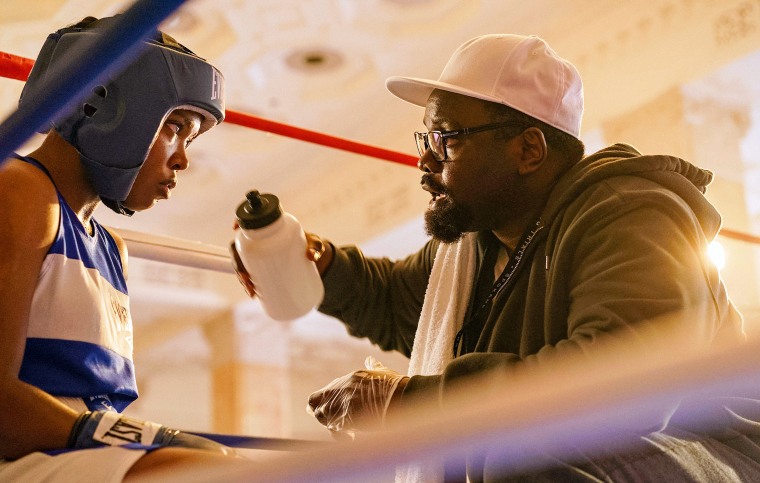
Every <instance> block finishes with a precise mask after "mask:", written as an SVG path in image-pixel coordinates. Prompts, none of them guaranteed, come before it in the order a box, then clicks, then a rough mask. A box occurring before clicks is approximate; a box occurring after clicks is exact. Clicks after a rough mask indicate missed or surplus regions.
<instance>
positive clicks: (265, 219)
mask: <svg viewBox="0 0 760 483" xmlns="http://www.w3.org/2000/svg"><path fill="white" fill-rule="evenodd" d="M235 214H236V216H237V220H238V224H239V225H240V228H243V229H254V228H261V227H264V226H267V225H269V224H270V223H272V222H273V221H275V220H276V219H277V218H279V217H280V215H282V209H281V208H280V200H278V199H277V197H276V196H275V195H273V194H271V193H264V194H262V193H260V192H259V190H251V191H249V192H248V193H246V195H245V201H243V202H242V203H240V205H238V208H237V210H236V212H235Z"/></svg>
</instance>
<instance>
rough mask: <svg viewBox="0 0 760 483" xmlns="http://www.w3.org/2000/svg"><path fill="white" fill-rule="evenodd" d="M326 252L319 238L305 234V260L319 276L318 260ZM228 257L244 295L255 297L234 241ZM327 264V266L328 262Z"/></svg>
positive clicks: (249, 277)
mask: <svg viewBox="0 0 760 483" xmlns="http://www.w3.org/2000/svg"><path fill="white" fill-rule="evenodd" d="M233 228H234V229H235V230H237V229H238V228H239V227H238V224H237V222H235V225H234V227H233ZM326 250H327V244H325V243H324V242H322V239H321V238H319V237H318V236H317V235H314V234H313V233H306V258H308V259H309V260H311V261H312V262H314V263H316V264H317V269H319V273H320V274H321V273H322V266H324V265H322V266H320V264H319V260H320V258H322V255H324V254H325V251H326ZM230 255H231V257H232V268H233V269H234V270H235V273H236V274H237V277H238V280H239V281H240V285H242V286H243V289H245V293H247V294H248V296H249V297H255V296H256V286H255V285H254V284H253V281H252V280H251V276H250V274H249V273H248V270H246V269H245V266H244V265H243V260H241V259H240V254H239V253H238V251H237V249H236V248H235V242H234V241H233V242H231V243H230ZM326 262H327V261H326ZM327 263H328V264H329V262H327Z"/></svg>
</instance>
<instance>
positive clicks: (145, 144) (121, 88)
mask: <svg viewBox="0 0 760 483" xmlns="http://www.w3.org/2000/svg"><path fill="white" fill-rule="evenodd" d="M113 21H115V18H114V17H109V18H104V19H101V20H96V21H94V22H93V23H90V24H88V25H86V27H85V28H79V27H77V26H75V27H68V28H64V29H61V30H58V31H57V32H55V33H52V34H50V35H49V36H48V38H47V40H46V41H45V44H44V45H43V46H42V50H41V51H40V54H39V56H38V57H37V60H36V62H35V64H34V67H33V69H32V71H31V73H30V75H29V79H28V80H27V82H26V85H25V86H24V90H23V92H22V93H21V99H20V101H19V102H23V99H24V98H25V97H26V96H32V95H41V93H39V92H37V91H36V89H37V88H38V87H39V86H40V85H42V84H43V83H44V80H45V78H46V77H47V76H48V75H50V74H51V73H54V72H55V71H56V70H57V66H59V65H62V64H65V63H66V62H68V61H69V60H70V59H72V58H73V57H74V56H76V55H78V54H79V53H80V51H81V50H82V49H84V46H83V44H87V43H88V42H81V41H80V40H82V39H84V38H85V36H91V35H97V30H98V29H102V28H106V27H108V26H110V25H111V23H112V22H113ZM145 43H146V44H147V46H145V48H144V49H143V52H142V53H140V54H139V56H138V57H137V58H136V60H134V61H133V62H132V63H131V64H130V65H129V66H128V67H126V68H125V69H123V70H122V71H121V72H119V73H117V74H114V75H112V76H111V77H110V78H109V79H108V80H107V81H104V82H103V83H102V84H101V85H98V86H97V87H95V88H94V89H93V94H92V95H91V96H90V97H89V98H88V99H87V100H85V101H84V102H83V103H82V104H81V105H79V106H78V107H77V108H76V111H75V112H74V113H72V114H70V115H68V116H67V117H64V118H62V119H60V120H57V121H55V122H54V123H53V125H54V128H55V129H56V131H58V132H59V133H60V135H61V137H63V138H64V139H65V140H66V141H67V142H69V143H70V144H71V145H72V146H74V147H75V148H76V149H77V151H78V152H79V155H80V159H81V160H82V164H83V166H84V169H85V172H86V173H87V176H88V177H89V179H90V181H91V183H92V185H93V186H94V188H95V191H96V192H97V193H98V195H99V196H100V198H101V199H102V200H103V202H104V203H105V204H106V205H107V206H108V207H109V208H111V209H113V210H114V211H116V212H118V213H122V214H126V215H129V214H131V211H130V210H128V209H126V208H125V207H124V206H123V205H122V204H121V202H122V201H124V200H125V199H126V197H127V195H128V194H129V191H130V189H131V188H132V184H133V183H134V181H135V178H136V177H137V173H138V172H139V171H140V168H141V167H142V165H143V163H144V162H145V158H146V157H147V156H148V152H149V151H150V147H151V145H152V144H153V141H154V140H155V139H156V136H157V135H158V132H159V130H160V128H161V126H162V125H163V123H164V121H165V120H166V118H167V117H168V116H169V114H171V112H172V111H174V110H175V109H187V110H191V111H195V112H198V113H200V114H201V115H202V116H203V121H202V123H201V127H200V133H202V132H204V131H207V130H208V129H210V128H211V127H213V126H215V125H216V124H218V123H220V122H222V120H223V119H224V77H222V74H221V73H220V72H219V70H217V69H216V68H215V67H214V66H212V65H211V64H209V63H208V62H206V61H205V60H204V59H202V58H200V57H198V56H197V55H195V54H194V53H193V52H192V51H190V50H189V49H187V48H186V47H184V46H183V45H181V44H179V43H177V42H176V41H175V40H174V39H172V38H171V37H169V36H168V35H166V34H163V33H161V32H156V35H155V36H154V37H152V38H150V39H148V40H146V42H145Z"/></svg>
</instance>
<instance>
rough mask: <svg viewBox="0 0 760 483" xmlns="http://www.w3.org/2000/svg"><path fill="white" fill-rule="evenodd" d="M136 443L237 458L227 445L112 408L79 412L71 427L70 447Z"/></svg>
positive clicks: (235, 453) (236, 454)
mask: <svg viewBox="0 0 760 483" xmlns="http://www.w3.org/2000/svg"><path fill="white" fill-rule="evenodd" d="M130 443H137V444H142V445H146V446H151V445H158V446H174V447H181V448H195V449H201V450H204V451H211V452H214V453H219V454H222V455H225V456H233V457H238V456H239V455H238V453H237V452H236V451H235V450H234V449H233V448H230V447H228V446H224V445H222V444H219V443H217V442H216V441H211V440H210V439H207V438H203V437H201V436H196V435H194V434H190V433H184V432H182V431H178V430H176V429H169V428H167V427H166V426H162V425H160V424H157V423H153V422H150V421H141V420H139V419H133V418H128V417H125V416H122V415H121V414H119V413H117V412H115V411H87V412H84V413H82V414H81V415H80V416H79V419H77V422H76V423H75V424H74V427H73V428H72V429H71V434H70V435H69V444H68V447H69V448H95V447H98V446H122V445H125V444H130Z"/></svg>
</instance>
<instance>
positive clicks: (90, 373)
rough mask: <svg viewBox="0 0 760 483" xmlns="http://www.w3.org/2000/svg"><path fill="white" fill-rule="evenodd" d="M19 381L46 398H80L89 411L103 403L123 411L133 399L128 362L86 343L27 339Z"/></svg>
mask: <svg viewBox="0 0 760 483" xmlns="http://www.w3.org/2000/svg"><path fill="white" fill-rule="evenodd" d="M19 379H21V380H22V381H24V382H26V383H29V384H31V385H33V386H36V387H38V388H40V389H42V390H43V391H45V392H47V393H48V394H52V395H53V396H61V397H77V398H82V399H83V400H84V403H85V404H86V405H87V406H88V408H89V409H91V410H98V409H105V408H104V405H105V404H104V400H107V401H108V402H110V404H111V406H112V407H113V408H114V409H115V410H116V411H119V412H121V411H123V410H124V408H126V407H127V406H128V405H129V404H130V403H131V402H132V401H134V400H135V399H137V389H136V388H137V383H136V381H135V370H134V365H133V364H132V361H130V360H129V359H127V358H125V357H122V356H120V355H119V354H117V353H116V352H113V351H111V350H108V349H106V348H104V347H101V346H99V345H96V344H91V343H89V342H81V341H72V340H63V339H41V338H28V339H27V340H26V351H25V353H24V360H23V362H22V364H21V370H20V371H19Z"/></svg>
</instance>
